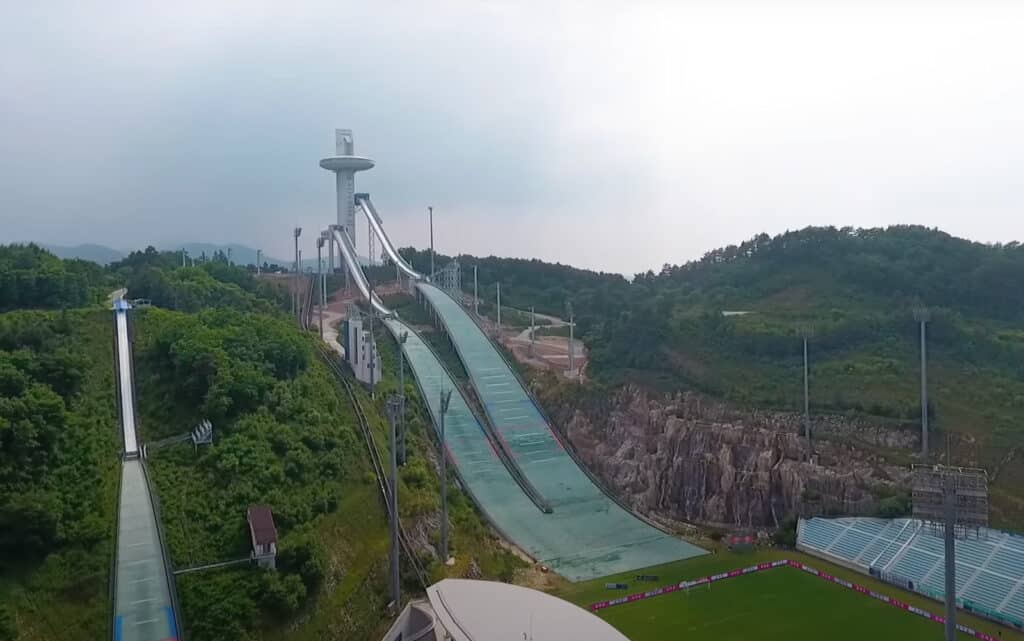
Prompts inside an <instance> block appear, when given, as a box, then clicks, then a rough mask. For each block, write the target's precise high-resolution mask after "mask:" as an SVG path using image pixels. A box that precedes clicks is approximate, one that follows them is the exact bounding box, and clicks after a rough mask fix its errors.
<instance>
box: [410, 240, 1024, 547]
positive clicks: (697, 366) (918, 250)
mask: <svg viewBox="0 0 1024 641" xmlns="http://www.w3.org/2000/svg"><path fill="white" fill-rule="evenodd" d="M420 260H422V259H420ZM486 260H488V259H482V260H481V264H483V263H484V262H485V261H486ZM490 260H493V259H490ZM460 263H461V264H462V266H463V289H464V290H465V291H471V289H472V272H471V267H472V265H473V264H474V259H472V258H471V257H463V258H462V259H460ZM501 266H502V271H501V281H502V299H503V302H504V301H505V300H508V301H509V304H512V305H516V306H520V307H523V306H529V305H530V304H536V305H537V307H538V310H539V311H552V312H554V313H559V311H560V309H562V308H563V306H564V301H562V302H559V301H557V300H552V299H556V298H560V297H564V299H565V300H570V301H572V303H573V306H574V309H575V311H576V314H577V321H578V323H579V326H580V331H579V333H578V334H577V335H578V336H581V337H582V338H583V339H584V340H585V342H586V344H587V347H588V348H589V349H590V356H591V361H590V365H589V369H588V376H589V378H590V384H591V385H596V386H602V385H606V386H618V385H619V384H621V383H624V382H634V383H643V384H646V385H648V386H651V387H654V388H656V389H659V390H666V391H668V390H683V389H694V390H697V391H700V392H704V393H707V394H710V395H712V396H716V397H720V398H724V399H726V400H728V401H732V402H734V403H737V404H739V405H741V406H746V407H758V408H766V409H768V408H772V409H798V408H800V407H801V406H802V389H803V388H802V342H801V337H800V335H801V332H804V331H806V332H807V333H809V334H810V339H809V350H810V361H811V383H810V387H811V409H812V412H831V413H836V412H838V413H843V412H852V413H857V414H864V415H870V416H879V417H884V418H900V419H910V420H918V419H919V418H920V401H919V394H918V389H919V379H918V376H919V365H918V359H919V347H918V336H919V335H918V325H917V323H916V321H915V319H914V315H913V314H914V309H915V308H916V307H919V306H927V308H928V309H929V312H930V317H931V320H930V322H929V324H928V345H929V356H930V359H929V360H930V365H929V381H930V390H931V393H930V404H929V411H930V415H931V418H932V429H933V436H932V441H933V443H936V444H938V445H937V448H936V449H937V450H938V451H939V452H943V451H944V449H945V448H944V445H945V440H946V436H947V435H949V436H951V438H952V446H953V455H954V462H958V463H962V464H977V465H984V466H985V467H987V468H988V469H989V472H990V474H991V475H992V476H993V479H994V483H993V517H994V518H995V519H996V521H997V522H1001V523H1003V524H1012V525H1015V526H1016V527H1019V528H1020V527H1024V490H1021V488H1022V487H1024V287H1022V286H1021V283H1022V282H1024V247H1022V246H1021V245H1020V244H1018V243H1010V244H1007V245H985V244H981V243H974V242H970V241H967V240H963V239H959V238H954V237H952V236H950V235H948V234H945V233H942V232H940V231H937V230H931V229H926V228H923V227H891V228H887V229H852V228H844V229H835V228H807V229H804V230H800V231H794V232H787V233H785V234H781V235H778V236H775V237H769V236H767V235H763V234H762V235H759V236H757V237H755V238H753V239H751V240H749V241H746V242H744V243H741V244H740V245H736V246H730V247H726V248H723V249H718V250H715V251H712V252H709V253H708V254H706V255H705V256H704V257H703V258H701V259H700V260H697V261H693V262H689V263H684V264H681V265H665V266H664V267H663V268H662V269H661V270H660V272H658V273H655V272H653V271H650V272H647V273H644V274H638V275H637V276H636V277H635V278H634V279H633V281H632V282H631V283H629V284H625V283H619V282H618V279H617V278H616V277H614V276H609V275H601V274H594V273H590V274H589V275H588V276H587V277H586V278H581V277H579V276H578V275H577V274H575V273H574V271H573V270H570V269H567V268H564V267H559V266H552V265H548V266H546V268H547V269H548V270H551V271H553V272H554V273H555V274H557V275H559V276H560V277H563V278H564V279H565V282H566V283H570V284H571V285H572V286H571V287H569V292H566V291H564V288H562V287H557V288H556V287H553V286H550V285H549V286H548V288H547V289H546V290H545V291H544V292H543V293H540V294H534V293H527V295H526V297H525V300H522V299H519V298H517V292H518V291H519V290H518V288H517V287H515V286H513V285H506V283H515V282H517V280H519V279H522V278H526V277H527V270H526V269H525V267H524V266H523V265H521V264H520V262H519V261H512V260H505V261H503V262H502V263H501ZM467 274H468V276H467ZM574 288H575V289H574ZM527 292H529V290H527ZM489 295H490V294H489ZM534 301H536V302H534ZM542 301H543V304H542ZM723 312H741V313H740V314H723Z"/></svg>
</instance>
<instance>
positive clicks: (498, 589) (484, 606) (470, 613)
mask: <svg viewBox="0 0 1024 641" xmlns="http://www.w3.org/2000/svg"><path fill="white" fill-rule="evenodd" d="M427 596H428V597H429V598H430V605H431V606H433V608H434V612H435V614H436V615H437V618H438V620H439V621H440V623H441V624H442V625H443V626H444V627H445V629H446V630H447V631H448V634H450V635H451V637H452V639H454V641H520V640H521V639H523V638H525V639H527V640H528V641H529V639H533V641H629V639H627V638H626V637H625V636H623V635H622V633H621V632H619V631H618V630H616V629H615V628H613V627H612V626H610V625H609V624H607V623H605V622H604V621H603V620H601V619H599V618H598V617H597V616H595V615H593V614H591V613H590V612H587V611H586V610H584V609H583V608H580V607H577V606H575V605H573V604H572V603H569V602H568V601H563V600H562V599H559V598H557V597H554V596H551V595H550V594H545V593H543V592H539V591H537V590H531V589H530V588H524V587H520V586H518V585H509V584H507V583H497V582H493V581H471V580H468V579H444V580H443V581H439V582H437V583H435V584H434V585H432V586H430V587H429V588H428V589H427ZM524 634H525V637H524Z"/></svg>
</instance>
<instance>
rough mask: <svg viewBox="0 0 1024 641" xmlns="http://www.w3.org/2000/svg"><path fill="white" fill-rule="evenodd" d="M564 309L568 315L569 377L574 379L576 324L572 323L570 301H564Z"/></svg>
mask: <svg viewBox="0 0 1024 641" xmlns="http://www.w3.org/2000/svg"><path fill="white" fill-rule="evenodd" d="M565 309H566V311H567V312H568V313H569V376H570V377H573V378H576V374H575V372H576V352H575V343H576V337H575V330H576V323H575V322H573V315H572V301H566V303H565Z"/></svg>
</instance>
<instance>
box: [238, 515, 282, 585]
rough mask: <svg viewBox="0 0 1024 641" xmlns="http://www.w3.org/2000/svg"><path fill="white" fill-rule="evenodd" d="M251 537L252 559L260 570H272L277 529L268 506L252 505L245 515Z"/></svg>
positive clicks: (275, 551)
mask: <svg viewBox="0 0 1024 641" xmlns="http://www.w3.org/2000/svg"><path fill="white" fill-rule="evenodd" d="M246 520H247V521H248V522H249V534H250V536H251V537H252V558H253V559H255V560H256V562H257V563H258V564H259V566H260V567H261V568H268V569H270V570H274V569H276V568H275V559H276V557H277V527H275V526H274V513H273V512H272V511H271V510H270V506H269V505H253V506H250V507H249V510H248V512H247V513H246Z"/></svg>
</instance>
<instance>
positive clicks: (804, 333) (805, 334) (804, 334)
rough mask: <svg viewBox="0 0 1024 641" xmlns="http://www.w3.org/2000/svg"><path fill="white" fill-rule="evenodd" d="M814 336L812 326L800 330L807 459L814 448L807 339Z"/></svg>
mask: <svg viewBox="0 0 1024 641" xmlns="http://www.w3.org/2000/svg"><path fill="white" fill-rule="evenodd" d="M813 334H814V329H813V328H812V327H811V326H810V325H804V326H803V327H801V328H800V337H801V338H802V339H803V344H804V438H806V439H807V457H808V459H809V458H810V457H811V456H812V454H813V452H814V448H813V446H812V445H811V396H810V366H809V363H808V359H807V339H808V338H810V337H811V336H812V335H813Z"/></svg>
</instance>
